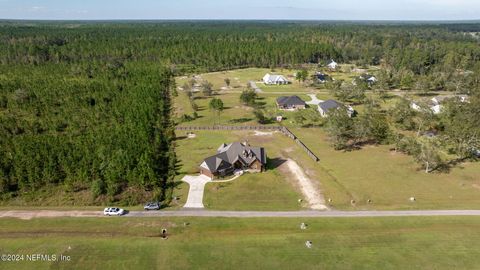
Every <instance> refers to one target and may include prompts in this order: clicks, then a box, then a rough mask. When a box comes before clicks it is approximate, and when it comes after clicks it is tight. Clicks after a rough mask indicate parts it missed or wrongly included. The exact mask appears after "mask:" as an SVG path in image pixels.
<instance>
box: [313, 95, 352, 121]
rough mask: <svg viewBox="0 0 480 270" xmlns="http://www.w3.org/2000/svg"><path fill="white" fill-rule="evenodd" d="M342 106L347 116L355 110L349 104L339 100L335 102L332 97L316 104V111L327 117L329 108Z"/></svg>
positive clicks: (336, 108) (340, 107)
mask: <svg viewBox="0 0 480 270" xmlns="http://www.w3.org/2000/svg"><path fill="white" fill-rule="evenodd" d="M342 108H344V109H345V110H346V112H347V114H348V116H350V117H352V115H353V113H354V112H355V110H354V109H353V108H352V107H351V106H346V105H344V104H342V103H340V102H337V101H335V100H333V99H329V100H327V101H324V102H321V103H320V104H318V111H319V112H320V115H321V116H322V117H327V116H328V113H329V112H330V111H331V110H334V109H335V110H338V109H342Z"/></svg>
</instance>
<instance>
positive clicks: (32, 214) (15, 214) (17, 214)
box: [0, 210, 103, 220]
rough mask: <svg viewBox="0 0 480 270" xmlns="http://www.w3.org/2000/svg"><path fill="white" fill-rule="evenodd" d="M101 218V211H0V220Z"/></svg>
mask: <svg viewBox="0 0 480 270" xmlns="http://www.w3.org/2000/svg"><path fill="white" fill-rule="evenodd" d="M98 216H103V212H102V211H55V210H36V211H28V210H11V211H0V218H6V217H9V218H19V219H25V220H29V219H32V218H38V217H47V218H58V217H98Z"/></svg>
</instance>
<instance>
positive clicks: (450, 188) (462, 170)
mask: <svg viewBox="0 0 480 270" xmlns="http://www.w3.org/2000/svg"><path fill="white" fill-rule="evenodd" d="M293 131H294V132H295V134H297V136H299V137H300V138H301V139H302V141H303V142H304V143H305V144H306V145H308V146H309V147H311V149H312V150H313V151H314V152H315V153H318V155H319V157H320V162H319V163H318V164H314V165H313V166H311V164H308V163H304V166H309V167H310V166H311V168H312V169H313V170H315V171H317V172H318V173H323V175H324V177H321V178H320V179H321V180H320V181H321V182H322V185H323V187H324V189H325V194H326V196H328V197H331V198H333V201H334V203H335V201H337V202H339V200H340V202H342V201H344V200H345V192H348V193H349V194H350V196H351V197H352V198H353V199H355V200H356V201H357V204H356V207H355V208H357V209H358V208H360V209H478V208H479V205H480V196H479V192H480V163H465V164H462V165H461V166H458V167H455V168H453V169H452V170H451V171H450V172H449V173H431V174H426V173H424V172H423V171H422V170H419V167H418V164H417V163H415V162H414V160H413V158H412V157H410V156H406V155H404V154H400V153H394V152H392V151H390V147H389V146H379V147H375V146H367V147H365V148H364V149H361V150H359V151H353V152H342V151H335V150H333V147H332V146H331V145H330V144H329V142H328V138H327V137H326V135H325V133H324V132H323V131H322V130H321V129H294V130H293ZM337 196H338V199H336V197H337ZM412 196H413V197H415V198H416V199H417V201H416V202H415V203H411V202H410V201H409V198H410V197H412ZM368 199H370V200H372V201H373V203H372V204H367V203H366V201H367V200H368ZM336 207H337V208H348V209H350V208H352V207H351V206H350V205H348V204H347V205H342V204H340V205H336Z"/></svg>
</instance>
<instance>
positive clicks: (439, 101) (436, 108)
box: [410, 95, 468, 114]
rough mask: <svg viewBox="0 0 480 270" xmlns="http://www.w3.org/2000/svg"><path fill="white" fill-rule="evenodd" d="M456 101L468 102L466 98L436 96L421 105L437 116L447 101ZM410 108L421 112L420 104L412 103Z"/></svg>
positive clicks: (460, 96) (462, 96)
mask: <svg viewBox="0 0 480 270" xmlns="http://www.w3.org/2000/svg"><path fill="white" fill-rule="evenodd" d="M453 99H457V101H459V102H462V103H464V102H468V96H465V95H459V96H436V97H433V98H432V99H430V100H426V101H424V102H423V103H424V104H425V105H426V106H427V107H428V108H429V109H430V110H431V111H432V112H433V113H434V114H439V113H441V112H442V110H443V106H444V103H445V102H447V101H448V100H453ZM410 107H411V108H412V109H414V110H416V111H421V110H422V106H420V102H417V101H412V103H411V104H410Z"/></svg>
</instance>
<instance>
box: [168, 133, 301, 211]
mask: <svg viewBox="0 0 480 270" xmlns="http://www.w3.org/2000/svg"><path fill="white" fill-rule="evenodd" d="M195 134H196V135H197V137H196V138H193V139H188V138H183V139H181V140H179V141H178V142H177V144H178V145H177V156H178V158H179V159H180V164H181V167H180V168H181V169H180V175H179V178H178V179H181V177H183V175H185V174H198V166H199V165H200V163H201V162H202V161H203V159H205V158H206V157H209V156H211V155H214V154H215V153H216V150H217V148H218V146H220V144H222V143H231V142H238V141H239V142H243V141H248V143H250V144H251V145H252V146H261V147H265V150H266V152H267V156H268V158H269V160H270V161H269V164H268V165H267V166H268V170H267V172H265V173H257V174H249V173H247V174H244V175H243V176H241V177H239V178H237V179H236V180H234V181H233V182H228V183H209V184H207V186H206V188H205V197H204V204H205V206H206V207H207V208H210V209H221V210H226V209H229V210H278V211H279V210H296V209H300V208H301V204H300V203H299V202H298V199H300V198H302V195H301V194H300V193H299V192H297V191H296V187H295V185H294V184H293V183H292V182H290V181H289V180H288V179H287V178H286V177H285V176H284V175H282V174H281V173H280V171H279V170H278V169H277V168H276V166H277V164H280V163H281V162H282V158H283V157H284V156H285V155H286V154H287V152H286V151H291V149H292V148H295V147H296V145H295V144H294V142H293V141H292V140H290V139H288V138H287V137H285V136H283V135H281V134H280V133H274V134H269V133H259V134H261V135H255V134H256V133H255V132H249V131H196V132H195ZM257 134H258V133H257ZM177 136H182V134H181V133H178V134H177ZM303 155H305V157H307V155H306V154H305V153H303ZM307 158H308V157H307Z"/></svg>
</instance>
